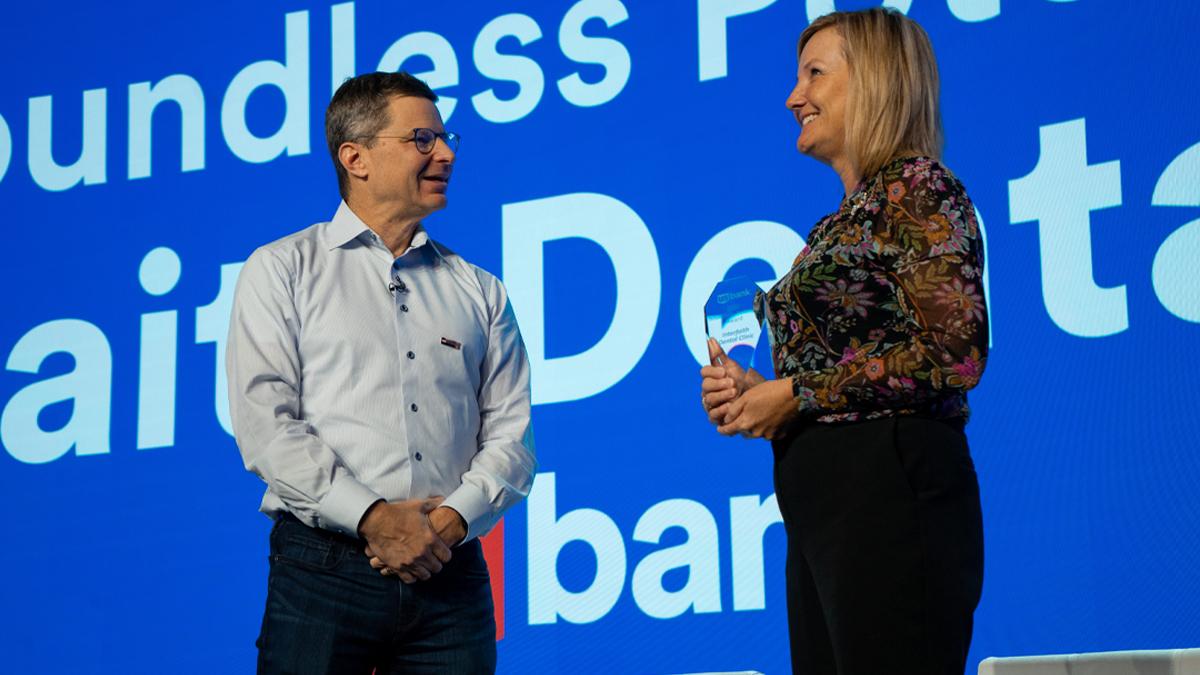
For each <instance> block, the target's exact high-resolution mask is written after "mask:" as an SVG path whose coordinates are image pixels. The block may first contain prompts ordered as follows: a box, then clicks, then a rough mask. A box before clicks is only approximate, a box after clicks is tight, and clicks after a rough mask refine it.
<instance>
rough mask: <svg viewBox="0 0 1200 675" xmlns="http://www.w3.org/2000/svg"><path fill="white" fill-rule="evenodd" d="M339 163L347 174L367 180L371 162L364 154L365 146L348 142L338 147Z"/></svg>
mask: <svg viewBox="0 0 1200 675" xmlns="http://www.w3.org/2000/svg"><path fill="white" fill-rule="evenodd" d="M338 161H339V162H341V163H342V168H343V169H345V170H346V173H348V174H350V175H351V176H354V177H355V178H361V179H366V177H367V174H368V173H369V170H368V169H369V166H368V164H369V162H368V160H367V156H366V155H365V154H363V146H361V145H359V144H358V143H351V142H350V141H346V142H345V143H342V144H341V145H340V146H338Z"/></svg>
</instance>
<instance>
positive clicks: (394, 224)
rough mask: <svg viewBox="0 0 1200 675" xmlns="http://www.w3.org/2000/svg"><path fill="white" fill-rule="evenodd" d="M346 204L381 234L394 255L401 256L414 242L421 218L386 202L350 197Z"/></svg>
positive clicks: (385, 244)
mask: <svg viewBox="0 0 1200 675" xmlns="http://www.w3.org/2000/svg"><path fill="white" fill-rule="evenodd" d="M346 206H349V207H350V210H351V211H353V212H354V215H356V216H358V219H359V220H361V221H363V224H364V225H366V226H367V227H369V228H371V231H372V232H374V233H375V234H377V235H379V238H380V239H381V240H383V245H384V246H387V247H388V250H390V251H391V252H392V255H393V256H395V257H397V258H399V257H400V256H401V255H403V254H404V252H405V251H407V250H408V247H409V245H410V244H412V239H413V235H415V234H416V233H417V227H419V226H420V225H421V218H420V217H418V216H414V215H411V214H406V213H397V212H396V209H395V208H394V207H390V205H384V204H375V205H371V204H364V203H363V202H362V201H360V200H356V199H348V200H346Z"/></svg>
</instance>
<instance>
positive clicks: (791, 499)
mask: <svg viewBox="0 0 1200 675" xmlns="http://www.w3.org/2000/svg"><path fill="white" fill-rule="evenodd" d="M773 447H774V450H775V491H776V496H777V498H778V501H779V508H780V511H781V512H782V514H783V522H784V527H785V528H786V530H787V537H788V552H787V601H788V630H789V635H790V638H791V650H792V669H793V672H795V673H796V674H797V675H826V674H831V675H832V674H837V675H881V674H884V673H887V674H895V675H901V674H907V673H912V674H914V675H942V674H949V673H954V675H961V674H962V673H963V670H964V668H965V666H966V660H967V649H968V647H969V646H970V644H971V628H972V615H973V614H974V611H975V606H976V605H977V604H978V603H979V595H980V592H981V590H982V586H983V519H982V516H981V513H980V508H979V484H978V482H977V480H976V477H975V467H974V464H973V463H972V462H971V455H970V451H969V450H968V448H967V441H966V436H965V435H964V434H963V432H962V429H961V428H960V427H957V426H954V425H951V424H948V423H945V422H939V421H935V420H928V419H921V418H914V417H899V418H890V419H883V420H873V421H869V422H856V423H849V424H839V425H826V424H809V425H807V426H805V427H803V428H801V429H799V430H798V431H797V432H796V433H795V434H794V435H792V436H791V437H790V438H788V439H786V440H783V441H776V442H775V443H774V444H773Z"/></svg>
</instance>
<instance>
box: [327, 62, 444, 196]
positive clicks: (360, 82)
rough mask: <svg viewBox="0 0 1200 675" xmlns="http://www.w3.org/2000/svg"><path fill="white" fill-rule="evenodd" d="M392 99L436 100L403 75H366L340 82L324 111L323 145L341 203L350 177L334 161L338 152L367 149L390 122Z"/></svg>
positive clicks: (348, 188)
mask: <svg viewBox="0 0 1200 675" xmlns="http://www.w3.org/2000/svg"><path fill="white" fill-rule="evenodd" d="M393 96H417V97H420V98H426V99H429V100H430V101H433V102H435V103H436V102H437V100H438V97H437V94H435V93H433V90H432V89H430V88H429V85H427V84H425V83H424V82H422V81H421V80H419V79H417V78H415V77H413V76H412V75H409V74H408V73H406V72H403V71H401V72H398V73H366V74H365V75H359V76H357V77H351V78H348V79H347V80H346V81H345V82H343V83H342V86H340V87H338V90H337V92H336V93H334V95H333V100H331V101H330V102H329V107H328V108H326V109H325V142H326V143H327V144H328V145H329V156H330V157H331V158H333V168H334V170H335V171H336V172H337V179H338V192H340V193H341V195H342V199H346V197H347V193H349V191H350V185H349V183H350V177H349V176H348V175H347V174H346V168H345V167H343V166H342V162H341V160H340V159H338V148H340V147H342V143H346V142H349V141H364V145H366V146H367V147H368V148H369V147H371V145H372V144H373V143H374V142H375V139H374V136H375V134H378V133H379V132H380V131H383V129H384V127H386V126H387V125H388V123H389V122H390V121H391V119H390V117H389V115H388V103H389V102H390V100H391V97H393Z"/></svg>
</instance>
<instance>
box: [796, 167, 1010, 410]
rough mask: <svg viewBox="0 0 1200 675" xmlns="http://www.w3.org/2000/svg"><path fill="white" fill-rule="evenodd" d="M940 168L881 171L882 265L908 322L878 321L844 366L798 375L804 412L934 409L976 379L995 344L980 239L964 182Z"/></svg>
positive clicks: (966, 387) (878, 234)
mask: <svg viewBox="0 0 1200 675" xmlns="http://www.w3.org/2000/svg"><path fill="white" fill-rule="evenodd" d="M936 166H937V165H934V164H932V163H929V162H924V163H916V164H909V163H905V164H903V165H901V167H902V168H904V171H903V172H901V171H896V172H895V173H894V174H890V173H889V174H885V175H884V184H883V186H882V187H883V189H884V192H885V194H886V202H885V203H884V205H883V208H882V210H883V213H884V219H883V220H884V227H882V228H880V229H879V230H878V231H877V232H876V237H877V239H878V243H879V251H880V256H879V261H880V263H881V266H882V269H881V270H879V271H880V273H881V274H882V275H883V277H884V279H882V280H883V281H884V282H885V284H886V285H887V286H889V287H890V288H891V290H892V291H893V292H894V302H895V303H896V308H897V310H898V311H897V313H898V315H899V316H900V317H902V320H901V321H899V322H898V323H897V324H896V325H890V326H886V327H883V326H880V327H877V328H878V329H879V330H878V333H879V334H880V337H879V338H878V340H877V341H875V342H873V343H872V342H870V341H868V343H865V344H861V345H858V348H857V349H856V350H853V353H850V354H847V356H846V358H844V359H843V361H842V362H840V363H839V364H838V365H836V366H834V367H832V368H827V369H823V370H820V371H815V372H803V373H800V374H798V375H796V376H794V377H793V378H792V379H793V391H794V393H795V396H796V399H797V403H798V407H799V409H800V412H801V414H802V415H805V416H820V415H822V414H827V413H832V412H837V411H839V410H843V409H847V408H848V409H851V410H879V409H893V410H896V409H905V408H918V409H921V408H928V407H929V406H930V405H935V404H936V402H937V401H939V400H942V399H946V398H948V397H953V396H956V395H958V394H961V393H963V392H966V391H967V390H968V389H971V388H972V387H974V386H975V385H976V384H977V383H978V382H979V377H980V375H981V374H982V373H983V369H984V366H985V364H986V361H987V345H988V325H987V308H986V306H985V304H984V296H983V282H982V279H981V275H982V270H983V251H982V241H981V240H980V237H979V228H978V224H977V222H976V219H975V210H974V207H973V206H972V205H971V203H970V200H969V199H968V198H967V196H966V193H965V191H964V190H963V189H962V186H961V184H959V183H958V182H957V180H955V179H954V178H953V177H952V176H950V175H948V174H947V173H945V172H944V171H943V170H941V169H938V168H936ZM914 167H915V170H914ZM908 174H911V175H908ZM881 199H882V198H881Z"/></svg>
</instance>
